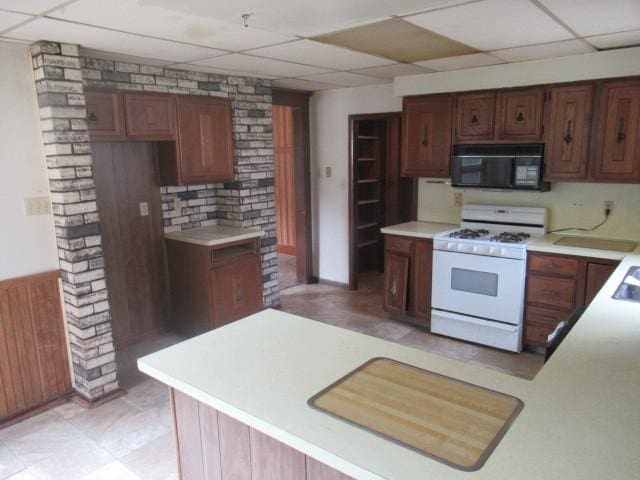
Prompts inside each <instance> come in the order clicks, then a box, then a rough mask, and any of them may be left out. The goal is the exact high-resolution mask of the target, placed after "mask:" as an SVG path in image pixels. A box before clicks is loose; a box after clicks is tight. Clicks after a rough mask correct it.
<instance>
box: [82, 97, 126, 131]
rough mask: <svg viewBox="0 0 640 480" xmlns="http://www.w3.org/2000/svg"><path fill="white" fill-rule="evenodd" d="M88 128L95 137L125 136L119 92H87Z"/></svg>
mask: <svg viewBox="0 0 640 480" xmlns="http://www.w3.org/2000/svg"><path fill="white" fill-rule="evenodd" d="M85 102H86V107H87V128H88V129H89V134H90V135H91V138H94V139H122V138H124V136H125V129H124V114H123V107H122V96H121V94H120V93H119V92H101V91H89V92H86V95H85Z"/></svg>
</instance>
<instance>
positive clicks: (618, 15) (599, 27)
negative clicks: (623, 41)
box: [540, 0, 640, 37]
mask: <svg viewBox="0 0 640 480" xmlns="http://www.w3.org/2000/svg"><path fill="white" fill-rule="evenodd" d="M540 2H541V3H542V4H543V5H544V6H545V7H547V8H548V9H549V10H550V11H551V12H553V14H554V15H556V16H557V17H558V18H559V19H560V20H562V21H563V22H564V23H566V24H567V25H568V26H569V27H570V28H572V29H573V30H574V31H576V32H577V33H578V34H579V35H582V36H585V37H587V36H592V35H600V34H604V33H615V32H622V31H626V30H637V29H640V1H638V0H609V1H607V0H579V1H577V0H540Z"/></svg>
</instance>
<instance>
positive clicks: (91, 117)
mask: <svg viewBox="0 0 640 480" xmlns="http://www.w3.org/2000/svg"><path fill="white" fill-rule="evenodd" d="M88 118H89V121H90V122H95V121H96V120H98V116H97V115H96V113H95V112H93V111H91V112H89V117H88Z"/></svg>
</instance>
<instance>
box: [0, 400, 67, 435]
mask: <svg viewBox="0 0 640 480" xmlns="http://www.w3.org/2000/svg"><path fill="white" fill-rule="evenodd" d="M73 395H74V392H73V391H71V392H68V393H65V394H64V395H62V396H60V397H58V398H54V399H53V400H49V401H48V402H46V403H42V404H40V405H36V406H34V407H31V408H29V409H27V410H23V411H21V412H18V413H16V414H13V415H11V416H9V417H7V418H5V419H3V420H2V421H0V430H2V429H3V428H6V427H9V426H11V425H15V424H16V423H19V422H22V421H23V420H26V419H27V418H31V417H34V416H36V415H38V414H39V413H43V412H46V411H47V410H51V409H52V408H56V407H58V406H60V405H62V404H63V403H67V402H68V401H69V400H71V398H72V397H73Z"/></svg>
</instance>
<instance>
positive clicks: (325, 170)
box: [324, 167, 331, 178]
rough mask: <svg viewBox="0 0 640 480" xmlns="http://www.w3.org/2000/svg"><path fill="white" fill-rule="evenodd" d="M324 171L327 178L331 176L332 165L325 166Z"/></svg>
mask: <svg viewBox="0 0 640 480" xmlns="http://www.w3.org/2000/svg"><path fill="white" fill-rule="evenodd" d="M324 172H325V175H326V177H327V178H331V167H324Z"/></svg>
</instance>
